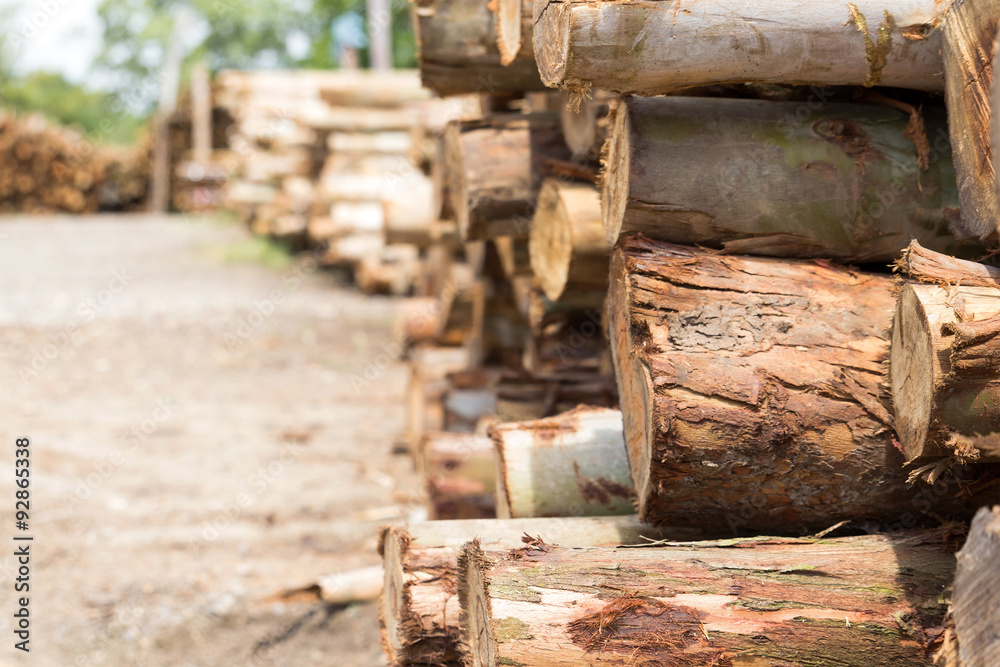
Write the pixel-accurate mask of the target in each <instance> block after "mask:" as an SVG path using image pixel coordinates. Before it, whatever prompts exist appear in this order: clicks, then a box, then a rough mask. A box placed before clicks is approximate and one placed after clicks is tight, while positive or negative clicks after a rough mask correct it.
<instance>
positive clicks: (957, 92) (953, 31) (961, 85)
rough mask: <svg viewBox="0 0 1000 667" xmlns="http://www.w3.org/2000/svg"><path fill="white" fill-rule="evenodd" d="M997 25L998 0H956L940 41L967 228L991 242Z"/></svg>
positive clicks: (997, 213)
mask: <svg viewBox="0 0 1000 667" xmlns="http://www.w3.org/2000/svg"><path fill="white" fill-rule="evenodd" d="M998 28H1000V2H998V0H955V1H954V2H952V3H950V7H949V9H948V13H947V14H946V15H945V18H944V38H943V40H942V44H941V46H942V53H941V55H942V57H943V59H944V81H945V89H944V94H945V101H946V102H947V104H948V129H949V131H950V133H951V145H952V148H953V150H954V152H955V157H954V160H955V172H956V175H957V177H958V194H959V199H960V200H961V202H962V217H963V218H964V220H965V223H966V225H967V226H968V227H969V229H971V230H972V231H973V232H975V233H976V234H977V235H979V236H981V237H983V238H989V239H990V240H991V241H992V242H994V243H995V242H996V240H997V230H998V228H1000V192H998V187H1000V182H998V181H997V177H996V169H995V167H994V164H993V142H992V141H991V134H992V124H993V122H992V117H993V114H992V108H993V105H992V103H991V98H995V97H998V96H1000V93H995V92H994V91H993V61H994V60H995V59H996V40H997V30H998Z"/></svg>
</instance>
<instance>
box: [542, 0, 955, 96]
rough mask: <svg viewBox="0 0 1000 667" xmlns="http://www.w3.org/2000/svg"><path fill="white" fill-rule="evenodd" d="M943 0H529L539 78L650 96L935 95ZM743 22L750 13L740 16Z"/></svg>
mask: <svg viewBox="0 0 1000 667" xmlns="http://www.w3.org/2000/svg"><path fill="white" fill-rule="evenodd" d="M950 4H951V3H948V2H939V1H938V0H914V1H911V0H905V1H904V0H899V1H895V2H889V3H885V2H874V1H872V0H858V1H857V2H855V3H850V2H837V1H835V0H820V1H819V2H812V3H807V4H803V3H800V2H796V1H795V0H778V1H777V2H768V3H767V4H766V5H758V6H755V7H754V8H753V12H752V13H751V12H748V11H747V6H746V4H745V3H743V2H740V1H739V0H712V1H711V2H698V3H692V4H690V5H683V4H677V3H672V4H670V3H662V2H656V1H649V0H643V1H640V2H615V1H613V0H597V1H596V2H595V1H593V0H535V6H534V17H535V21H534V42H535V59H536V61H537V63H538V69H539V72H540V73H541V75H542V81H544V82H545V84H546V85H548V86H552V87H560V88H570V89H578V90H587V89H589V88H590V87H591V86H593V87H594V88H603V89H606V90H611V91H615V92H619V93H638V94H646V95H659V94H663V93H667V92H672V91H676V90H679V89H682V88H689V87H692V86H702V85H709V84H719V83H749V82H762V83H783V84H816V85H825V86H835V85H855V86H862V85H863V86H873V85H879V86H893V87H898V88H914V89H917V90H928V91H940V90H942V89H943V88H944V78H943V77H942V69H943V67H942V59H941V47H942V39H941V30H940V29H939V23H940V22H941V20H942V17H943V14H944V13H945V11H946V10H947V9H948V7H949V5H950ZM748 14H752V15H748Z"/></svg>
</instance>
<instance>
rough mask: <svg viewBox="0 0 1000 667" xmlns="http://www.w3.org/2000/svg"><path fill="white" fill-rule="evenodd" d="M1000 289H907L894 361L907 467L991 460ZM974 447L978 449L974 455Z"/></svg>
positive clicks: (997, 424) (999, 390)
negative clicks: (949, 458) (954, 459)
mask: <svg viewBox="0 0 1000 667" xmlns="http://www.w3.org/2000/svg"><path fill="white" fill-rule="evenodd" d="M998 371H1000V289H998V288H996V287H939V286H937V285H913V284H907V285H904V286H903V289H902V291H901V292H900V294H899V298H898V299H897V301H896V316H895V320H894V322H893V329H892V349H891V353H890V355H889V376H890V385H891V388H892V403H893V410H894V413H895V417H896V433H897V434H898V436H899V442H900V444H901V445H902V447H903V454H904V455H905V457H906V460H907V461H913V460H914V459H924V458H935V457H941V456H946V455H951V454H956V455H958V456H959V458H961V459H979V458H984V456H983V454H987V456H986V457H985V458H990V457H991V455H992V454H993V452H990V451H989V450H990V449H991V447H990V441H991V439H990V438H988V437H987V438H986V439H985V440H983V443H982V445H983V449H985V450H986V451H985V452H981V451H979V448H977V447H976V445H975V441H976V439H977V438H978V437H980V436H989V435H991V434H992V435H994V436H998V435H1000V374H998ZM970 447H972V448H973V449H970Z"/></svg>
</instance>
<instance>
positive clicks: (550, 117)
mask: <svg viewBox="0 0 1000 667" xmlns="http://www.w3.org/2000/svg"><path fill="white" fill-rule="evenodd" d="M444 142H445V163H446V189H447V192H448V195H449V196H450V197H451V205H452V209H453V210H454V212H455V215H456V219H457V220H458V228H459V231H460V233H461V234H462V238H463V239H464V240H478V239H487V238H491V237H494V236H525V235H526V234H527V233H528V225H529V224H530V220H531V215H532V213H533V210H534V206H535V200H536V199H537V197H538V190H539V188H541V185H542V179H543V176H542V173H543V167H544V166H545V164H546V162H547V161H548V160H551V159H556V160H564V159H567V158H569V149H567V148H566V144H565V142H564V141H563V139H562V135H561V133H560V131H559V115H558V114H556V113H539V114H500V115H496V116H492V117H490V118H485V119H481V120H473V121H461V122H455V123H451V124H449V125H448V128H447V129H446V130H445V135H444Z"/></svg>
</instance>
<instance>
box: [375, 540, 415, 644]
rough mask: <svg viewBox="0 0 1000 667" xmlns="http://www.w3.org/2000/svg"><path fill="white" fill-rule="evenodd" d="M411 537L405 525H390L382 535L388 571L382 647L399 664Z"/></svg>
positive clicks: (381, 616) (381, 602) (381, 617)
mask: <svg viewBox="0 0 1000 667" xmlns="http://www.w3.org/2000/svg"><path fill="white" fill-rule="evenodd" d="M409 543H410V539H409V536H408V535H407V534H406V531H405V530H404V529H402V528H399V527H395V526H389V527H387V528H385V529H384V530H383V531H382V535H381V537H380V538H379V552H380V553H381V554H382V563H383V565H384V568H383V569H384V571H385V583H384V585H383V588H382V597H381V598H380V599H379V626H380V630H381V631H382V650H383V651H384V652H385V654H386V656H387V657H388V658H389V662H391V663H393V664H397V663H400V662H401V661H400V656H401V654H402V653H403V651H404V650H405V646H404V644H403V641H402V640H401V638H400V637H401V632H400V619H401V618H402V610H403V609H404V608H405V604H404V600H403V553H404V552H405V551H406V549H407V548H408V547H409Z"/></svg>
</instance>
